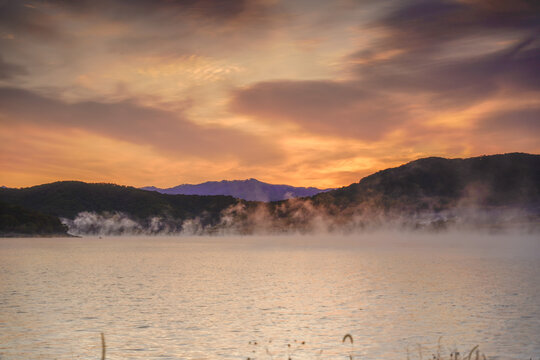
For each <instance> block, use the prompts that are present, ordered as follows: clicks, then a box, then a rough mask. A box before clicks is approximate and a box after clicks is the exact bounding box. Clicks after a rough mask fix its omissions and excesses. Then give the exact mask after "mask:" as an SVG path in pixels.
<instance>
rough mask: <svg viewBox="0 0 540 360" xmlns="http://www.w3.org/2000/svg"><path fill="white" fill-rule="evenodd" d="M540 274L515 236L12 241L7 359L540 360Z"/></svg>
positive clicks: (538, 242) (531, 247)
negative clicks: (437, 357)
mask: <svg viewBox="0 0 540 360" xmlns="http://www.w3.org/2000/svg"><path fill="white" fill-rule="evenodd" d="M539 276H540V239H539V238H538V236H536V235H535V234H519V235H518V234H516V233H509V232H506V233H497V234H488V233H478V232H476V233H471V232H463V231H459V232H458V231H446V232H440V233H437V234H434V233H429V232H403V231H384V232H379V231H369V232H364V233H362V234H352V235H349V236H337V235H317V236H314V235H310V236H244V237H242V236H212V237H208V236H195V237H189V236H181V237H177V236H167V237H160V236H152V237H149V236H137V237H129V236H124V237H104V238H102V239H100V238H98V237H85V238H80V239H77V238H63V239H1V240H0V278H1V279H2V292H1V293H0V294H1V298H0V313H2V315H3V317H2V321H0V328H1V329H0V344H2V345H1V346H0V356H1V357H2V359H34V358H40V359H76V358H79V357H80V358H98V357H99V355H100V351H101V349H100V338H99V333H100V332H104V333H105V336H106V340H107V359H127V358H129V359H245V358H247V357H248V356H250V357H252V358H253V357H255V358H257V359H270V356H269V355H268V354H267V353H266V348H268V350H269V351H270V352H271V354H273V358H274V359H286V358H287V356H288V355H290V356H291V357H292V359H316V358H318V356H317V354H319V352H320V350H321V349H322V350H323V353H322V355H321V356H320V357H319V358H321V359H339V358H343V359H345V358H348V356H349V354H352V355H353V356H354V357H355V358H361V359H406V358H407V350H406V349H407V347H409V350H410V358H411V359H418V358H419V355H418V345H417V344H420V346H421V348H422V356H423V358H429V357H431V354H432V353H433V352H434V351H436V347H437V341H438V339H439V337H441V336H442V339H441V345H442V351H443V354H446V355H448V354H449V353H450V352H451V351H454V350H455V349H458V350H459V351H461V353H462V354H463V353H464V352H466V351H467V350H470V349H471V348H472V347H473V346H475V345H477V344H479V345H480V349H481V350H482V352H484V353H485V354H486V355H487V356H488V358H490V359H493V358H499V359H529V358H531V357H532V358H537V357H538V356H539V354H540V342H539V340H538V336H537V334H538V333H540V302H539V301H538V299H539V297H540V284H539V283H538V281H537V279H538V277H539ZM346 333H350V334H352V335H353V337H354V345H353V347H351V346H350V345H349V344H342V342H341V340H342V338H343V335H345V334H346ZM295 340H296V341H297V342H296V343H295V342H294V341H295ZM301 341H305V345H302V346H300V345H299V344H301ZM254 342H257V345H254ZM287 344H292V346H291V348H289V347H288V346H287ZM297 347H298V349H297V350H296V352H294V353H293V354H292V355H291V354H290V352H291V351H292V350H289V349H294V348H297ZM288 352H289V354H288Z"/></svg>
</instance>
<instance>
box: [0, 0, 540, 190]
mask: <svg viewBox="0 0 540 360" xmlns="http://www.w3.org/2000/svg"><path fill="white" fill-rule="evenodd" d="M0 49H1V51H0V169H1V170H0V185H5V186H10V187H21V186H30V185H36V184H41V183H46V182H52V181H57V180H82V181H87V182H113V183H118V184H124V185H133V186H145V185H155V186H159V187H170V186H174V185H178V184H182V183H200V182H204V181H209V180H223V179H228V180H233V179H246V178H252V177H253V178H257V179H259V180H261V181H265V182H270V183H281V184H290V185H295V186H318V187H338V186H345V185H348V184H350V183H353V182H357V181H358V180H359V179H361V178H362V177H363V176H365V175H368V174H370V173H372V172H374V171H377V170H380V169H384V168H387V167H391V166H396V165H400V164H402V163H404V162H407V161H410V160H414V159H417V158H420V157H425V156H444V157H469V156H476V155H483V154H494V153H504V152H516V151H519V152H529V153H540V2H539V1H525V0H523V1H520V0H492V1H489V0H462V1H440V0H427V1H423V2H416V1H380V0H365V1H363V0H336V1H327V0H323V1H318V0H299V1H296V0H282V1H280V0H260V1H258V0H254V1H249V0H245V1H235V0H215V1H212V0H115V1H113V0H82V1H70V0H46V1H45V0H44V1H30V0H29V1H24V0H7V1H0Z"/></svg>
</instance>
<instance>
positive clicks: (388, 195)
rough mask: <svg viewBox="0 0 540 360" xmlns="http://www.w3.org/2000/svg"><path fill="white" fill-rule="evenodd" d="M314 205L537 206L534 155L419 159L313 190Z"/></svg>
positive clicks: (539, 188) (539, 191)
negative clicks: (355, 180)
mask: <svg viewBox="0 0 540 360" xmlns="http://www.w3.org/2000/svg"><path fill="white" fill-rule="evenodd" d="M312 200H313V203H314V204H316V205H319V206H332V207H335V208H337V209H340V210H343V209H350V208H357V207H358V206H361V205H363V204H364V205H368V204H369V206H370V207H376V208H380V209H385V210H392V209H393V210H398V211H406V212H407V211H422V210H432V211H439V210H442V209H446V208H451V207H455V206H473V205H474V206H477V207H484V208H489V207H500V206H504V207H518V208H524V209H531V208H538V206H540V155H531V154H523V153H511V154H503V155H490V156H480V157H473V158H467V159H445V158H439V157H430V158H423V159H419V160H416V161H412V162H410V163H407V164H405V165H402V166H399V167H396V168H391V169H386V170H382V171H379V172H377V173H375V174H373V175H370V176H367V177H365V178H363V179H362V180H360V182H358V183H355V184H352V185H349V186H346V187H343V188H340V189H336V190H333V191H329V192H326V193H321V194H317V195H315V196H314V197H312Z"/></svg>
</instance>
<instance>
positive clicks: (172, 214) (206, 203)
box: [0, 181, 238, 224]
mask: <svg viewBox="0 0 540 360" xmlns="http://www.w3.org/2000/svg"><path fill="white" fill-rule="evenodd" d="M0 201H2V202H4V203H6V204H11V205H16V206H19V207H22V208H24V209H27V210H31V211H37V212H40V213H42V214H46V215H52V216H56V217H61V218H68V219H73V218H75V217H76V216H77V215H78V214H79V213H81V212H94V213H98V214H99V213H116V212H121V213H123V214H126V215H127V216H129V217H131V218H133V219H136V220H145V221H146V220H148V219H149V218H152V217H162V218H165V219H178V220H183V219H188V218H195V217H198V218H200V219H201V221H202V222H203V223H204V224H211V223H212V222H214V221H217V220H219V218H220V214H221V212H222V211H223V210H224V209H226V208H228V207H230V206H231V205H234V204H236V203H237V202H238V200H237V199H235V198H233V197H231V196H196V195H165V194H160V193H158V192H151V191H145V190H140V189H136V188H133V187H128V186H119V185H114V184H88V183H84V182H79V181H61V182H55V183H50V184H44V185H38V186H33V187H29V188H22V189H11V188H2V189H0Z"/></svg>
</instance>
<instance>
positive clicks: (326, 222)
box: [61, 199, 540, 236]
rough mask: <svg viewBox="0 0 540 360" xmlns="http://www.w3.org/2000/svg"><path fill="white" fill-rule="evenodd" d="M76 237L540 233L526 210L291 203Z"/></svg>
mask: <svg viewBox="0 0 540 360" xmlns="http://www.w3.org/2000/svg"><path fill="white" fill-rule="evenodd" d="M61 220H62V223H63V224H65V225H66V226H67V227H68V232H69V233H70V234H73V235H80V236H81V235H103V236H107V235H186V236H191V235H239V234H240V235H265V234H352V233H358V232H366V231H368V232H369V231H375V230H398V231H402V230H418V231H431V232H433V231H437V232H439V231H445V230H456V229H458V230H469V231H470V230H485V231H490V232H493V231H503V230H508V229H514V230H519V231H522V232H528V233H532V232H538V231H540V222H539V217H538V214H536V213H534V212H530V211H525V210H522V209H510V208H493V209H486V208H477V207H475V206H472V205H470V204H467V205H466V206H465V205H461V206H457V207H455V208H453V209H450V210H445V211H440V212H433V211H424V212H417V213H412V214H404V212H397V211H396V212H390V211H386V212H384V211H382V210H381V209H380V208H379V207H375V206H371V207H370V206H365V205H364V206H362V207H358V208H355V209H354V210H351V209H347V210H344V211H339V210H338V209H332V208H328V207H322V206H315V205H314V204H313V203H312V202H311V200H309V199H308V200H304V199H290V200H287V201H285V202H282V203H280V204H277V205H269V204H265V203H261V204H257V205H252V204H249V203H244V202H239V203H237V204H235V205H233V206H231V207H229V208H227V209H225V210H223V211H222V212H221V214H220V216H219V218H218V219H214V220H213V221H209V220H208V219H201V218H199V217H195V218H188V219H178V218H172V217H157V216H156V217H151V218H148V219H142V220H141V219H135V218H133V217H131V216H129V215H127V214H125V213H121V212H114V213H101V214H97V213H94V212H81V213H79V214H78V215H77V216H76V217H75V218H74V219H66V218H62V219H61Z"/></svg>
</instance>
